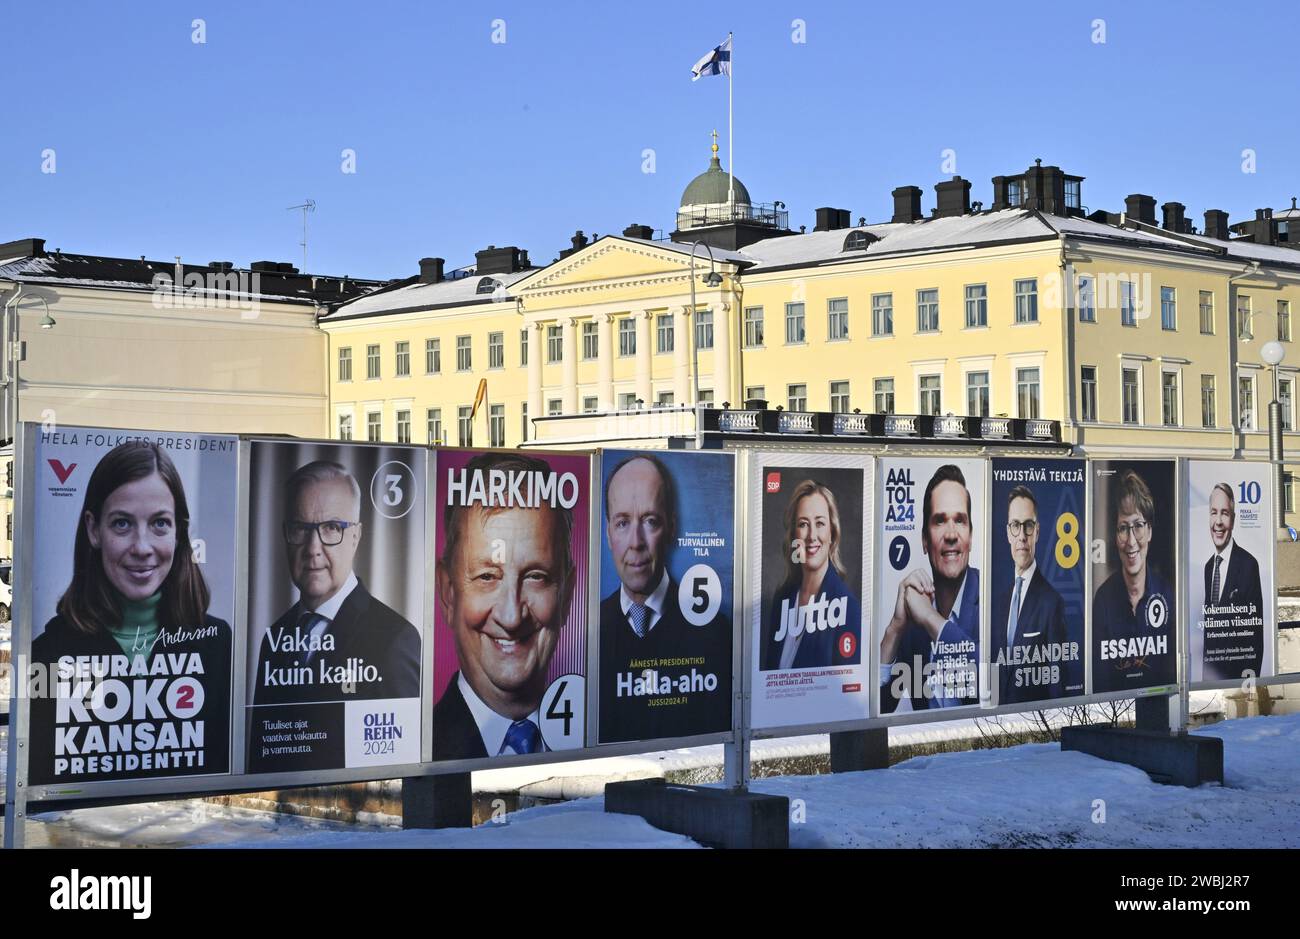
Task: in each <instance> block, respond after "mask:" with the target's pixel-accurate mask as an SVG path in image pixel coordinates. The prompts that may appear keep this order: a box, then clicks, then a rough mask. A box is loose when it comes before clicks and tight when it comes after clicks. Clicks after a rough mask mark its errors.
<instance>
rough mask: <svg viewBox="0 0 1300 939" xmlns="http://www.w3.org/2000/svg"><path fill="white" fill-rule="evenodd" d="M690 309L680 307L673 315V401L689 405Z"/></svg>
mask: <svg viewBox="0 0 1300 939" xmlns="http://www.w3.org/2000/svg"><path fill="white" fill-rule="evenodd" d="M690 341H691V308H690V307H688V306H683V307H680V308H679V309H678V310H677V311H676V312H674V313H673V400H674V401H675V402H676V403H677V404H691V403H693V401H694V395H693V394H692V393H691V392H692V389H691V347H690Z"/></svg>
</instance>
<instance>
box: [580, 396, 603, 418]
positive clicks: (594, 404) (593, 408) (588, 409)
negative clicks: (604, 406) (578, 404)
mask: <svg viewBox="0 0 1300 939" xmlns="http://www.w3.org/2000/svg"><path fill="white" fill-rule="evenodd" d="M598 410H600V400H599V399H598V398H597V397H596V396H595V395H589V396H587V397H585V398H583V399H582V413H583V414H595V413H596V412H597V411H598Z"/></svg>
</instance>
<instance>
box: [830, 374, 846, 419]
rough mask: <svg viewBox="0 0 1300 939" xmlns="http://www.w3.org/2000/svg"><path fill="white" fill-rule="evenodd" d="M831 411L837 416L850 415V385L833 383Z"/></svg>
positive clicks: (839, 382)
mask: <svg viewBox="0 0 1300 939" xmlns="http://www.w3.org/2000/svg"><path fill="white" fill-rule="evenodd" d="M831 410H832V411H833V412H834V413H836V414H848V413H849V383H848V382H846V381H833V382H831Z"/></svg>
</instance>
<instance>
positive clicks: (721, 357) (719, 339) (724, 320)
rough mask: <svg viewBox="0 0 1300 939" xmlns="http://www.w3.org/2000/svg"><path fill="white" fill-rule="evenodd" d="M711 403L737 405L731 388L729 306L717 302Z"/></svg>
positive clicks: (715, 308)
mask: <svg viewBox="0 0 1300 939" xmlns="http://www.w3.org/2000/svg"><path fill="white" fill-rule="evenodd" d="M713 311H714V312H713V401H714V404H716V405H717V406H718V407H722V403H723V402H724V401H730V402H731V405H732V407H735V406H736V405H737V401H736V398H735V396H734V395H733V394H732V388H731V304H730V303H727V302H726V301H725V300H723V301H719V303H718V305H717V306H715V307H714V308H713Z"/></svg>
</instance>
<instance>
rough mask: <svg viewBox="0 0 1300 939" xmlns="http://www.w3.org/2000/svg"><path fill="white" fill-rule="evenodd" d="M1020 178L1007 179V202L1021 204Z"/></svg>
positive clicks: (1013, 204) (1012, 204) (1015, 204)
mask: <svg viewBox="0 0 1300 939" xmlns="http://www.w3.org/2000/svg"><path fill="white" fill-rule="evenodd" d="M1020 193H1021V189H1020V180H1018V179H1011V180H1007V204H1008V205H1011V206H1017V205H1019V204H1020Z"/></svg>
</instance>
